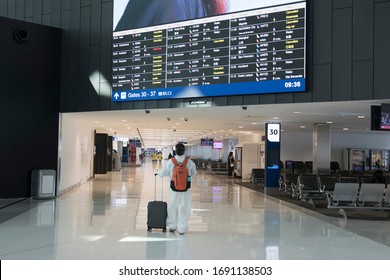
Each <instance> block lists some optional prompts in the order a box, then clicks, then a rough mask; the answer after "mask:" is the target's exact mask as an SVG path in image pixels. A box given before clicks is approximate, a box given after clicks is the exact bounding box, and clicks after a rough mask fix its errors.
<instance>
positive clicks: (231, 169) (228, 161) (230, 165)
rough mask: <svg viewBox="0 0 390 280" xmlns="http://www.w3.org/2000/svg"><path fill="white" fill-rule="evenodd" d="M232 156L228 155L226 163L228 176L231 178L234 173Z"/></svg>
mask: <svg viewBox="0 0 390 280" xmlns="http://www.w3.org/2000/svg"><path fill="white" fill-rule="evenodd" d="M234 161H235V160H234V156H233V152H230V153H229V156H228V159H227V163H228V176H229V177H231V176H233V171H234Z"/></svg>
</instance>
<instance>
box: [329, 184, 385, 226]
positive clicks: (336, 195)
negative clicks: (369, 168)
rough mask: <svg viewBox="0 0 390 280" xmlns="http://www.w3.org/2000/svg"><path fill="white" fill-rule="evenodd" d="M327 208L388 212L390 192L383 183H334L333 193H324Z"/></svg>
mask: <svg viewBox="0 0 390 280" xmlns="http://www.w3.org/2000/svg"><path fill="white" fill-rule="evenodd" d="M326 198H327V201H328V208H330V209H332V208H333V209H335V208H336V209H339V210H340V211H339V213H340V215H342V216H343V217H344V218H347V215H346V213H345V210H344V209H375V210H390V191H388V189H387V188H386V185H385V184H383V183H336V184H335V186H334V190H333V191H328V192H326Z"/></svg>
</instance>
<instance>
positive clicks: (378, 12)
mask: <svg viewBox="0 0 390 280" xmlns="http://www.w3.org/2000/svg"><path fill="white" fill-rule="evenodd" d="M389 15H390V2H386V3H381V4H377V5H376V6H375V21H374V28H375V29H374V97H375V98H376V99H380V98H389V96H390V93H389V80H390V71H389V65H390V52H389V46H390V32H389V26H390V16H389Z"/></svg>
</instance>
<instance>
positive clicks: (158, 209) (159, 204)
mask: <svg viewBox="0 0 390 280" xmlns="http://www.w3.org/2000/svg"><path fill="white" fill-rule="evenodd" d="M156 188H157V174H154V201H150V202H149V203H148V221H147V225H148V231H149V232H151V231H152V229H154V228H155V229H162V230H163V232H166V230H167V228H166V227H167V226H166V220H167V215H168V210H167V208H168V206H167V203H166V202H165V201H163V191H164V188H163V183H162V180H161V201H157V200H156V191H157V190H156Z"/></svg>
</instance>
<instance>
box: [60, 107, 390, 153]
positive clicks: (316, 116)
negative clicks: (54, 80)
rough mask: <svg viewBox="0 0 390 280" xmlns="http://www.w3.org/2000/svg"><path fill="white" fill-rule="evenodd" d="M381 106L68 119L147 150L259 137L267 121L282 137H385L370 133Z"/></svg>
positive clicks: (160, 112) (80, 115)
mask: <svg viewBox="0 0 390 280" xmlns="http://www.w3.org/2000/svg"><path fill="white" fill-rule="evenodd" d="M381 103H390V99H387V100H376V101H348V102H322V103H299V104H297V103H295V104H283V105H274V104H272V105H247V106H246V107H247V108H246V110H244V109H243V106H228V107H196V108H172V109H150V110H149V113H146V110H129V111H99V112H86V113H68V114H67V115H69V116H73V117H74V118H76V119H77V121H78V122H81V123H84V124H85V125H88V126H89V127H91V128H92V129H96V131H97V132H99V133H108V134H110V135H113V136H121V137H126V138H127V137H128V138H133V137H138V138H140V139H141V140H142V142H143V145H144V147H145V148H147V147H156V148H161V147H165V146H170V145H174V144H176V143H177V142H178V141H186V142H188V143H200V139H201V138H213V139H227V138H238V137H239V135H241V134H252V133H262V131H263V130H264V124H265V123H267V122H278V123H281V124H282V131H286V132H297V131H312V128H313V124H316V123H326V122H332V124H331V130H332V132H334V133H339V132H341V133H385V132H373V131H370V106H371V105H380V104H381ZM363 117H364V118H363ZM346 129H348V130H346Z"/></svg>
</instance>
